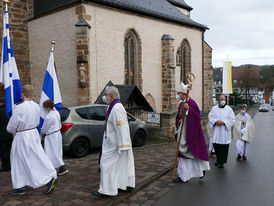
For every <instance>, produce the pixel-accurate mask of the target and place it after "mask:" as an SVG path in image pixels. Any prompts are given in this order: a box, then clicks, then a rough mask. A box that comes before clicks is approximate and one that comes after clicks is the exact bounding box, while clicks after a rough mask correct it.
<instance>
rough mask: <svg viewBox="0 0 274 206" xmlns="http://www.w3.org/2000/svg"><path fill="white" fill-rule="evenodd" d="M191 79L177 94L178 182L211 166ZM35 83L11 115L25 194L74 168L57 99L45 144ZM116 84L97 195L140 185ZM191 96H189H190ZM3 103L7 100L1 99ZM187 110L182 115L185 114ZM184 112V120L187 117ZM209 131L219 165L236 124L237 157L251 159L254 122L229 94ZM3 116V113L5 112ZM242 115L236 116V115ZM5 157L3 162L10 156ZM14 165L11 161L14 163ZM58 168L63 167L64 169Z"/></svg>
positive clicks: (17, 185) (17, 184) (49, 104)
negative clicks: (229, 101) (67, 156)
mask: <svg viewBox="0 0 274 206" xmlns="http://www.w3.org/2000/svg"><path fill="white" fill-rule="evenodd" d="M187 90H188V85H184V84H183V83H181V84H180V87H179V89H178V91H177V95H176V98H177V99H178V100H180V101H181V103H180V104H179V106H178V112H177V116H176V128H177V131H176V135H175V138H176V139H177V141H179V138H178V137H180V136H181V137H182V138H181V141H180V143H179V142H178V148H179V152H178V154H177V155H178V168H177V176H176V178H175V179H174V182H176V183H178V182H187V181H188V180H189V179H191V178H193V177H198V178H203V177H204V176H205V174H206V171H209V170H210V166H209V157H208V151H207V148H206V142H205V138H204V135H203V131H202V127H201V121H200V110H199V107H198V105H197V104H196V102H195V101H194V100H193V99H191V98H190V97H188V95H187V93H188V92H187ZM32 94H33V87H32V86H31V85H25V86H24V87H23V90H22V97H23V101H22V102H21V103H18V104H17V105H16V107H15V109H14V112H13V114H12V116H11V118H10V120H9V121H8V124H7V131H8V132H9V133H11V134H13V137H14V138H13V142H12V148H11V152H10V167H11V179H12V186H13V190H12V194H13V195H24V194H25V193H26V192H25V186H30V187H33V188H38V187H41V186H43V185H47V189H46V194H49V193H51V192H52V191H53V190H54V188H55V186H56V180H57V175H58V176H60V175H63V174H65V173H67V172H68V169H67V167H66V165H65V163H64V162H63V152H62V135H61V132H60V129H61V120H60V115H59V112H57V111H56V110H55V109H54V103H53V101H52V100H50V99H48V100H46V101H44V103H43V108H44V112H46V115H45V118H44V124H43V126H42V128H41V131H40V133H41V134H44V135H45V141H44V149H43V147H42V144H41V139H40V135H39V132H38V130H37V127H38V125H39V122H40V113H41V111H40V109H39V106H38V104H37V103H35V102H33V101H32ZM119 99H120V95H119V91H118V89H117V88H116V87H114V86H111V87H106V89H105V95H104V97H103V100H104V101H105V103H107V104H109V108H108V110H107V114H106V120H105V130H104V138H103V143H102V152H101V155H100V170H101V171H100V172H101V179H100V185H99V189H98V191H94V192H92V195H93V197H94V198H97V199H99V198H103V197H106V196H116V195H118V190H119V189H121V190H126V191H129V192H132V191H133V189H134V187H135V168H134V157H133V152H132V145H131V138H130V132H129V125H128V120H127V114H126V111H125V109H124V107H123V105H122V104H121V103H120V101H119ZM186 99H187V101H186ZM0 106H1V105H0ZM183 113H184V114H185V115H182V114H183ZM182 117H184V121H183V120H182ZM208 118H209V125H208V128H207V129H208V133H209V134H210V146H209V150H210V152H211V153H215V154H216V157H217V158H216V159H217V160H216V163H215V165H216V166H218V167H219V168H224V164H225V163H226V161H227V156H228V148H229V144H230V143H231V139H232V138H231V135H232V134H231V133H232V132H231V128H232V126H233V125H234V129H233V134H234V137H236V138H237V139H238V140H237V143H236V146H237V151H238V156H237V160H241V159H243V160H246V159H247V155H248V152H249V144H250V142H251V140H252V138H253V137H254V123H253V120H252V118H251V116H250V115H249V114H248V113H247V106H246V105H242V107H241V112H240V113H239V114H238V115H237V116H236V118H235V115H234V112H233V110H232V109H231V108H230V107H229V106H227V105H226V102H225V96H223V95H221V96H220V97H219V101H218V104H217V105H215V106H213V107H212V109H211V111H210V113H209V115H208ZM1 119H2V118H1ZM235 120H236V121H235ZM1 159H2V166H3V167H4V166H7V165H4V163H6V161H5V160H4V161H3V158H2V157H1ZM8 166H9V165H8ZM56 168H59V171H58V174H57V172H56V170H55V169H56Z"/></svg>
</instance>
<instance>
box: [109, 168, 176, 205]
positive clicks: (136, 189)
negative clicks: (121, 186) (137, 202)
mask: <svg viewBox="0 0 274 206" xmlns="http://www.w3.org/2000/svg"><path fill="white" fill-rule="evenodd" d="M172 169H173V165H170V166H169V167H167V168H165V169H163V170H162V171H161V172H159V173H157V174H155V175H153V176H152V177H150V178H148V179H147V180H145V181H144V182H142V183H140V184H139V185H137V186H136V187H135V189H134V191H133V192H132V193H128V194H125V195H121V196H120V197H118V198H117V199H115V200H111V202H108V203H106V204H104V206H114V205H118V204H119V203H121V202H122V201H123V200H124V199H127V198H130V197H131V196H133V195H135V194H136V193H137V192H138V191H139V190H141V189H142V188H144V187H146V186H147V185H149V184H151V183H152V182H154V181H155V180H156V179H158V178H160V177H161V176H163V175H165V174H166V173H168V172H169V171H171V170H172Z"/></svg>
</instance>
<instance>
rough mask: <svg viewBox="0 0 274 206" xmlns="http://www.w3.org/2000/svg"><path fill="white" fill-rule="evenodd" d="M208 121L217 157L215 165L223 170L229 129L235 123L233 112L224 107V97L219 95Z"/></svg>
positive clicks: (228, 142) (228, 140)
mask: <svg viewBox="0 0 274 206" xmlns="http://www.w3.org/2000/svg"><path fill="white" fill-rule="evenodd" d="M208 119H209V124H210V128H212V129H213V130H212V137H211V138H212V143H213V147H214V150H215V153H216V157H217V161H216V163H215V165H216V166H218V167H219V168H224V164H225V163H226V162H227V156H228V149H229V144H230V143H231V128H232V126H233V125H234V123H235V115H234V112H233V110H232V109H231V108H230V107H229V106H227V105H226V101H225V96H224V95H221V96H220V97H219V101H218V104H217V105H215V106H213V107H212V109H211V111H210V112H209V114H208Z"/></svg>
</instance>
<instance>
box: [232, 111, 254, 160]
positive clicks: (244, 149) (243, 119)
mask: <svg viewBox="0 0 274 206" xmlns="http://www.w3.org/2000/svg"><path fill="white" fill-rule="evenodd" d="M254 135H255V127H254V122H253V120H252V117H251V116H250V115H249V114H248V113H245V114H242V113H239V114H238V115H237V116H236V122H235V125H234V129H233V136H234V137H235V138H237V142H236V147H237V153H238V154H240V155H241V156H247V155H248V153H249V146H250V145H249V144H250V142H251V141H252V140H253V138H254Z"/></svg>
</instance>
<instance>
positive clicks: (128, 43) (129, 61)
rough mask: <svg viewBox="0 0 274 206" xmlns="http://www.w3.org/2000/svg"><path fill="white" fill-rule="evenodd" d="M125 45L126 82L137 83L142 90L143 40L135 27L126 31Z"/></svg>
mask: <svg viewBox="0 0 274 206" xmlns="http://www.w3.org/2000/svg"><path fill="white" fill-rule="evenodd" d="M124 47H125V70H124V72H125V84H127V85H136V86H137V87H138V88H139V89H140V90H142V71H141V41H140V38H139V37H138V35H137V33H136V32H135V31H134V30H133V29H131V30H129V31H128V32H127V33H126V35H125V39H124Z"/></svg>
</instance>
